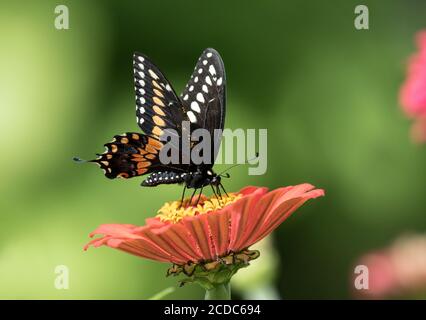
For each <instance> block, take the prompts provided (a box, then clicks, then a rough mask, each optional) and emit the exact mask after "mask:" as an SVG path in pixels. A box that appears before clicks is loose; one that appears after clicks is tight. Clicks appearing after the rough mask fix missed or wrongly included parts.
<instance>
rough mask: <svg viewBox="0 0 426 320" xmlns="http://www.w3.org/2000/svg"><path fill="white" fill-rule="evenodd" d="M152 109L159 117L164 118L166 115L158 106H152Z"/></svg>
mask: <svg viewBox="0 0 426 320" xmlns="http://www.w3.org/2000/svg"><path fill="white" fill-rule="evenodd" d="M152 109H153V110H154V112H155V113H156V114H159V115H160V116H165V115H166V114H165V113H164V112H163V110H161V108H160V107H159V106H156V105H154V106H153V107H152Z"/></svg>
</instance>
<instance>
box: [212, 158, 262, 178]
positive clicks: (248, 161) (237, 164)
mask: <svg viewBox="0 0 426 320" xmlns="http://www.w3.org/2000/svg"><path fill="white" fill-rule="evenodd" d="M257 157H259V152H256V155H255V156H254V157H253V158H251V159H249V160H247V161H245V162H244V163H236V164H233V165H232V166H230V167H228V168H226V169H225V170H223V171H222V172H221V173H219V174H218V175H219V176H222V174H224V173H225V172H226V171H229V170H231V169H232V168H234V167H237V166H239V165H242V164H248V163H250V161H253V160H254V159H256V158H257ZM225 177H226V178H229V174H227V175H226V176H225Z"/></svg>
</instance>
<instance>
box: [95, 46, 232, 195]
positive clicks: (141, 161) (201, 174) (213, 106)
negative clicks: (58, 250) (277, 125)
mask: <svg viewBox="0 0 426 320" xmlns="http://www.w3.org/2000/svg"><path fill="white" fill-rule="evenodd" d="M133 71H134V83H135V92H136V120H137V123H138V125H139V127H140V128H141V129H142V131H143V133H134V132H131V133H125V134H123V135H117V136H115V137H114V140H113V141H112V142H109V143H106V144H105V147H106V150H105V152H104V153H103V154H101V155H99V157H98V158H97V159H95V160H90V161H91V162H96V163H97V164H99V165H100V167H101V168H102V169H103V170H104V172H105V176H106V177H108V178H111V179H113V178H116V177H122V178H126V179H127V178H132V177H136V176H141V175H146V174H149V176H148V177H147V178H146V179H145V180H144V181H143V182H142V184H141V185H142V186H148V187H152V186H157V185H159V184H173V183H183V184H184V185H185V189H186V188H193V189H194V193H193V195H194V194H195V192H196V190H197V189H199V188H201V189H202V188H203V187H205V186H208V185H211V186H212V189H213V192H217V193H218V194H220V188H219V187H222V189H223V186H222V184H221V176H220V175H218V174H216V173H214V171H213V170H212V167H213V164H214V160H215V158H216V155H217V149H218V146H219V144H220V140H221V138H222V135H221V131H220V134H214V131H215V129H221V130H223V126H224V122H225V104H226V79H225V68H224V64H223V61H222V59H221V57H220V55H219V53H218V52H217V51H216V50H214V49H210V48H208V49H206V50H204V52H203V53H202V54H201V56H200V58H199V59H198V61H197V63H196V65H195V69H194V72H193V74H192V76H191V78H190V80H189V82H188V84H187V85H186V87H185V90H184V91H183V93H182V94H181V95H180V97H178V96H177V95H176V92H175V91H174V89H173V87H172V86H171V84H170V83H169V81H168V80H167V79H166V77H165V76H164V75H163V73H162V72H161V71H160V70H159V68H158V67H157V66H156V65H155V64H154V63H153V62H152V61H151V60H150V59H149V58H148V57H147V56H145V55H143V54H140V53H135V54H134V56H133ZM182 121H188V123H189V124H190V130H191V132H192V131H193V130H194V129H197V128H203V129H206V130H208V132H209V133H210V137H211V141H212V143H211V153H210V154H211V161H210V162H209V163H201V164H198V165H196V164H194V163H193V162H192V161H189V163H188V164H183V163H179V164H170V165H164V164H162V163H161V162H160V157H159V153H160V151H161V149H162V148H163V146H164V144H163V141H162V139H161V136H162V135H163V134H164V131H165V130H166V129H173V130H175V131H176V132H177V133H178V134H179V136H180V137H179V138H180V139H182V136H183V134H182ZM214 139H216V140H215V141H214ZM194 145H196V144H195V143H194V142H192V141H191V143H190V146H191V149H192V148H193V147H194ZM214 146H216V148H215V147H214ZM191 149H190V150H191ZM190 158H191V157H189V159H190ZM213 187H215V188H213ZM185 189H184V192H185ZM215 189H216V190H215ZM223 191H225V190H224V189H223ZM200 194H201V193H200Z"/></svg>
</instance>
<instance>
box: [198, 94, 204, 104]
mask: <svg viewBox="0 0 426 320" xmlns="http://www.w3.org/2000/svg"><path fill="white" fill-rule="evenodd" d="M197 100H198V101H200V102H201V103H204V101H205V100H204V96H203V94H202V93H201V92H198V93H197Z"/></svg>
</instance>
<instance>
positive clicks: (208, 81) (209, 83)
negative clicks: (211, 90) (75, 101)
mask: <svg viewBox="0 0 426 320" xmlns="http://www.w3.org/2000/svg"><path fill="white" fill-rule="evenodd" d="M206 82H207V84H208V85H209V86H211V85H212V81H211V80H210V77H209V76H206Z"/></svg>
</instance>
